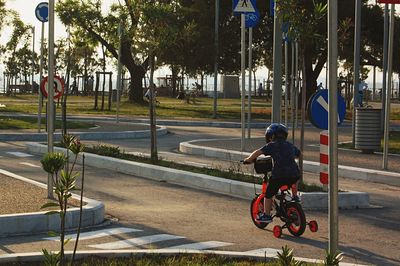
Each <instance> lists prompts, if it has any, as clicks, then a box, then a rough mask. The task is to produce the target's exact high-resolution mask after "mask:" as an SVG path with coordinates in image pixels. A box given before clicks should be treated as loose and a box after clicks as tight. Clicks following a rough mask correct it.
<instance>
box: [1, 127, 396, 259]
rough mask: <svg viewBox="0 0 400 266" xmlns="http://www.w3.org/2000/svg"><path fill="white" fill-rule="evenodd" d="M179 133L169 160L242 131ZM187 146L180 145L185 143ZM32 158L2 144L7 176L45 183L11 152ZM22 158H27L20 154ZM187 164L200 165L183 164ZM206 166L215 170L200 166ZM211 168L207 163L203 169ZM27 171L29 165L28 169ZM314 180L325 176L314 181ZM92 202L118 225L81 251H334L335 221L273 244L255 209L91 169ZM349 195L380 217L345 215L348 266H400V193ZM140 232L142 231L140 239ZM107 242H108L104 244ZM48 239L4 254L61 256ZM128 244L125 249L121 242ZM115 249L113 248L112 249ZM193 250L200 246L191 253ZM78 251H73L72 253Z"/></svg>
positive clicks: (318, 214)
mask: <svg viewBox="0 0 400 266" xmlns="http://www.w3.org/2000/svg"><path fill="white" fill-rule="evenodd" d="M171 131H172V133H171V134H170V135H167V136H163V137H160V138H159V139H158V140H159V148H160V151H161V154H162V153H163V152H165V153H174V149H173V148H171V147H174V145H175V144H176V143H177V142H180V141H182V139H187V140H190V139H195V138H203V137H204V138H205V137H208V138H210V137H211V138H214V137H226V136H227V135H231V136H237V135H238V134H239V133H238V132H239V130H238V129H236V130H235V129H228V130H226V129H223V130H221V129H217V130H214V131H213V130H211V133H210V129H206V128H171ZM178 137H179V138H180V140H179V141H178V140H177V138H178ZM114 144H118V145H119V146H120V147H121V148H122V149H126V150H130V151H137V150H139V151H140V150H142V151H146V150H147V149H148V146H149V145H148V141H147V140H127V141H124V142H115V143H114ZM13 151H14V152H15V151H19V152H25V149H24V144H23V143H0V156H2V158H1V160H0V168H2V169H6V170H8V171H11V172H15V173H17V174H19V175H23V176H26V177H29V178H32V179H34V180H38V181H42V182H44V181H45V180H46V178H47V177H46V176H45V174H44V173H43V172H42V171H41V170H40V168H37V167H34V166H39V159H40V157H38V156H29V157H18V156H16V155H13V154H10V153H8V152H13ZM20 156H21V154H20ZM179 158H181V160H190V161H192V160H194V159H195V158H192V157H187V156H180V157H179ZM198 160H199V161H198V163H201V162H207V161H206V159H202V158H198ZM203 160H204V161H203ZM24 162H27V163H28V164H31V165H33V166H28V165H27V164H24V165H21V163H24ZM306 179H307V180H314V181H315V180H317V176H315V175H312V174H307V175H306ZM86 180H87V183H86V196H88V197H91V198H94V199H98V200H101V201H103V202H104V203H105V205H106V212H107V214H108V215H109V217H115V218H116V219H117V220H118V222H115V223H113V224H112V225H111V226H108V227H105V228H98V229H97V230H104V229H110V227H111V228H120V227H123V228H129V229H130V231H129V229H119V230H120V231H118V230H117V229H115V230H116V231H115V232H110V231H106V232H103V235H99V234H97V235H95V236H92V237H93V238H90V236H87V237H88V238H87V239H86V240H83V241H82V242H81V243H80V249H102V248H110V247H112V248H142V247H144V248H155V247H160V248H170V247H174V246H181V245H189V244H190V245H194V244H195V245H196V246H195V247H196V248H207V249H219V250H235V251H251V250H259V249H263V248H271V249H280V248H281V247H282V246H284V245H288V246H290V247H293V248H294V249H295V255H296V256H301V257H309V258H315V257H317V258H322V257H323V254H324V249H325V248H327V241H328V240H327V236H328V230H327V228H328V225H327V213H326V212H324V211H307V217H308V219H309V220H311V219H316V220H317V221H318V222H319V224H320V231H319V232H318V233H315V234H313V233H311V232H310V231H308V230H307V231H306V233H305V234H304V236H303V237H302V238H294V237H292V236H290V235H287V234H285V235H284V236H283V238H281V239H275V238H274V237H273V236H272V233H271V231H270V228H269V227H268V229H267V230H259V229H257V228H256V227H255V226H253V224H252V222H251V220H250V218H249V202H248V201H246V200H241V199H235V198H231V197H227V196H221V195H218V194H215V193H209V192H203V191H199V190H194V189H188V188H183V187H180V186H177V185H171V184H167V183H163V182H155V181H150V180H146V179H143V178H140V177H132V176H127V175H124V174H119V173H114V172H111V171H105V170H99V169H95V168H92V167H87V169H86ZM340 188H341V189H353V190H359V191H366V192H369V193H370V195H371V202H372V204H374V205H376V206H380V207H377V208H373V209H363V210H341V211H340V218H339V219H340V225H339V226H340V249H341V250H343V251H344V252H346V254H347V256H346V261H352V262H358V263H369V264H371V263H372V264H376V265H398V264H400V255H399V253H398V250H397V247H398V245H397V243H398V239H399V237H400V232H399V226H398V225H399V224H400V206H399V204H398V202H399V200H400V193H399V192H400V189H399V188H394V187H389V186H387V185H382V184H373V183H368V182H359V181H353V180H347V179H341V180H340ZM139 230H140V231H139ZM104 234H106V235H108V236H104ZM44 237H46V236H45V235H35V236H29V237H11V238H2V239H0V249H1V250H2V253H12V252H21V251H39V250H41V248H56V246H57V244H56V242H54V241H50V240H44V239H43V238H44ZM116 241H123V242H116ZM111 242H112V243H111ZM186 247H193V246H186ZM68 248H69V249H72V244H70V246H69V247H68Z"/></svg>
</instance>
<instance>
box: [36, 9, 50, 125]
mask: <svg viewBox="0 0 400 266" xmlns="http://www.w3.org/2000/svg"><path fill="white" fill-rule="evenodd" d="M35 15H36V18H37V19H38V20H39V21H41V22H42V32H41V38H40V66H39V83H40V82H41V80H42V77H43V53H44V52H43V51H44V48H43V42H44V23H45V22H47V21H48V19H49V6H48V3H46V2H42V3H39V4H38V5H37V7H36V10H35ZM42 106H43V97H42V92H41V91H40V90H39V108H38V132H39V133H40V130H41V124H42Z"/></svg>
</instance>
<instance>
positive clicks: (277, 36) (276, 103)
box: [271, 2, 282, 123]
mask: <svg viewBox="0 0 400 266" xmlns="http://www.w3.org/2000/svg"><path fill="white" fill-rule="evenodd" d="M277 6H278V3H276V2H275V7H274V10H275V12H274V47H273V61H274V62H273V71H274V73H273V81H272V82H273V83H272V116H271V120H272V121H271V122H272V123H280V122H281V97H282V70H281V65H282V21H281V18H280V17H279V12H278V9H277Z"/></svg>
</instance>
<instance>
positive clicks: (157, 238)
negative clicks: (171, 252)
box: [89, 234, 185, 249]
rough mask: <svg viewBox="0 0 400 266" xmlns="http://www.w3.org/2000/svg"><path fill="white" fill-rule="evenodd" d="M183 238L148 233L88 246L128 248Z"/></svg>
mask: <svg viewBox="0 0 400 266" xmlns="http://www.w3.org/2000/svg"><path fill="white" fill-rule="evenodd" d="M181 238H185V237H183V236H175V235H169V234H158V235H150V236H142V237H136V238H130V239H125V240H120V241H115V242H108V243H103V244H97V245H90V246H89V247H92V248H99V249H120V248H130V247H134V246H142V245H147V244H151V243H155V242H161V241H166V240H173V239H181Z"/></svg>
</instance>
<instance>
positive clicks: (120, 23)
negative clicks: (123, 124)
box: [117, 22, 122, 123]
mask: <svg viewBox="0 0 400 266" xmlns="http://www.w3.org/2000/svg"><path fill="white" fill-rule="evenodd" d="M118 39H119V49H118V71H117V123H119V101H120V99H119V97H120V93H121V84H122V82H121V72H122V71H121V70H122V64H121V51H122V22H119V24H118Z"/></svg>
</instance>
